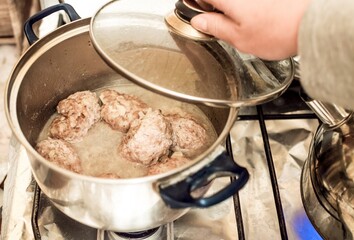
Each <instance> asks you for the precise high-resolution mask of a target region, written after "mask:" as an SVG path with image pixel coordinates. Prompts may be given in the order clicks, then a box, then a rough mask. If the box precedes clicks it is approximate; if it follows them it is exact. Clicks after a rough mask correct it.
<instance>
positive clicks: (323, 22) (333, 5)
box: [298, 0, 354, 110]
mask: <svg viewBox="0 0 354 240" xmlns="http://www.w3.org/2000/svg"><path fill="white" fill-rule="evenodd" d="M353 16H354V1H352V0H341V1H338V0H313V1H312V3H311V4H310V6H309V8H308V10H307V12H306V14H305V16H304V18H303V20H302V22H301V25H300V31H299V39H298V44H299V45H298V46H299V49H298V50H299V55H300V69H301V81H302V85H303V87H304V89H305V91H306V92H307V93H308V94H309V95H310V96H311V97H313V98H315V99H317V100H323V101H327V102H332V103H336V104H338V105H340V106H342V107H346V108H348V109H349V108H350V109H353V110H354V20H353Z"/></svg>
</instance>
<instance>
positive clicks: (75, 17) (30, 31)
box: [24, 3, 81, 45]
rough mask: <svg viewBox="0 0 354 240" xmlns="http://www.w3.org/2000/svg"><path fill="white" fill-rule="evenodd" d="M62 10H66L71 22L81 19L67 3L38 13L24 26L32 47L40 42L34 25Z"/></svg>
mask: <svg viewBox="0 0 354 240" xmlns="http://www.w3.org/2000/svg"><path fill="white" fill-rule="evenodd" d="M61 10H64V11H65V12H66V13H67V14H68V16H69V19H70V21H75V20H78V19H80V18H81V17H80V16H79V14H77V12H76V11H75V9H74V8H73V7H72V6H71V5H69V4H67V3H60V4H56V5H53V6H50V7H48V8H46V9H43V10H41V11H39V12H38V13H36V14H34V15H33V16H31V17H30V18H28V19H27V21H26V22H25V24H24V33H25V35H26V38H27V40H28V42H29V44H30V45H32V44H33V43H34V42H36V41H37V40H38V37H37V35H36V34H35V33H34V31H33V24H34V23H36V22H38V21H40V20H42V19H43V18H45V17H47V16H49V15H50V14H52V13H55V12H58V11H61Z"/></svg>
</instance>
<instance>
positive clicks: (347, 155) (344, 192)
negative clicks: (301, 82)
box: [301, 92, 354, 239]
mask: <svg viewBox="0 0 354 240" xmlns="http://www.w3.org/2000/svg"><path fill="white" fill-rule="evenodd" d="M301 95H302V98H303V99H304V100H305V102H306V103H307V105H308V106H309V107H310V108H311V109H312V110H313V111H314V112H315V113H316V115H317V116H318V118H319V119H320V120H321V122H322V124H321V125H320V126H319V128H318V129H317V131H316V133H315V136H314V138H313V140H312V142H311V145H310V151H309V157H308V160H307V163H306V165H305V167H307V168H308V169H304V172H308V173H309V174H308V176H309V177H310V179H309V180H310V182H311V183H312V185H311V186H310V187H313V190H314V192H315V194H316V196H317V198H318V200H319V202H320V203H321V205H322V206H323V207H324V208H325V209H326V210H327V212H328V213H329V214H330V215H331V216H332V217H333V220H331V221H335V220H336V221H339V222H341V223H343V230H345V234H346V235H347V237H348V239H352V238H353V236H354V235H353V234H354V115H353V112H351V111H348V110H346V109H344V108H342V107H340V106H337V105H334V104H330V103H325V102H321V101H317V100H314V99H311V98H310V97H308V96H307V95H306V94H305V93H304V92H302V93H301ZM302 177H305V175H303V176H302ZM303 191H309V190H308V189H303ZM305 205H306V203H305ZM307 211H310V212H311V211H313V210H312V209H307ZM334 219H335V220H334ZM349 236H351V237H349ZM338 239H341V237H340V236H339V233H338ZM346 239H347V238H346Z"/></svg>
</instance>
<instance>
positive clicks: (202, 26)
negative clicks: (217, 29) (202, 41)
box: [191, 15, 208, 33]
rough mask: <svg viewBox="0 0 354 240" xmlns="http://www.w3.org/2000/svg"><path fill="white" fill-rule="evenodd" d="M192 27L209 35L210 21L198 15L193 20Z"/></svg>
mask: <svg viewBox="0 0 354 240" xmlns="http://www.w3.org/2000/svg"><path fill="white" fill-rule="evenodd" d="M191 25H192V27H194V28H195V29H197V30H199V31H201V32H205V33H208V21H207V19H206V18H205V17H204V16H203V15H197V16H195V17H194V18H192V19H191Z"/></svg>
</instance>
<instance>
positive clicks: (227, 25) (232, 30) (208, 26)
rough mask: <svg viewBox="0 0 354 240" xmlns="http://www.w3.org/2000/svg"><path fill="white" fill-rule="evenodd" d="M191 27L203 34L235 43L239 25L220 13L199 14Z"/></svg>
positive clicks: (192, 21)
mask: <svg viewBox="0 0 354 240" xmlns="http://www.w3.org/2000/svg"><path fill="white" fill-rule="evenodd" d="M191 25H192V26H193V27H194V28H195V29H197V30H199V31H201V32H204V33H207V34H210V35H213V36H214V37H216V38H218V39H221V40H224V41H228V42H233V41H234V38H235V37H236V36H237V30H236V28H237V26H238V25H237V23H235V22H234V21H232V20H231V19H230V18H228V17H227V16H226V15H224V14H220V13H203V14H199V15H197V16H195V17H193V18H192V20H191Z"/></svg>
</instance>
